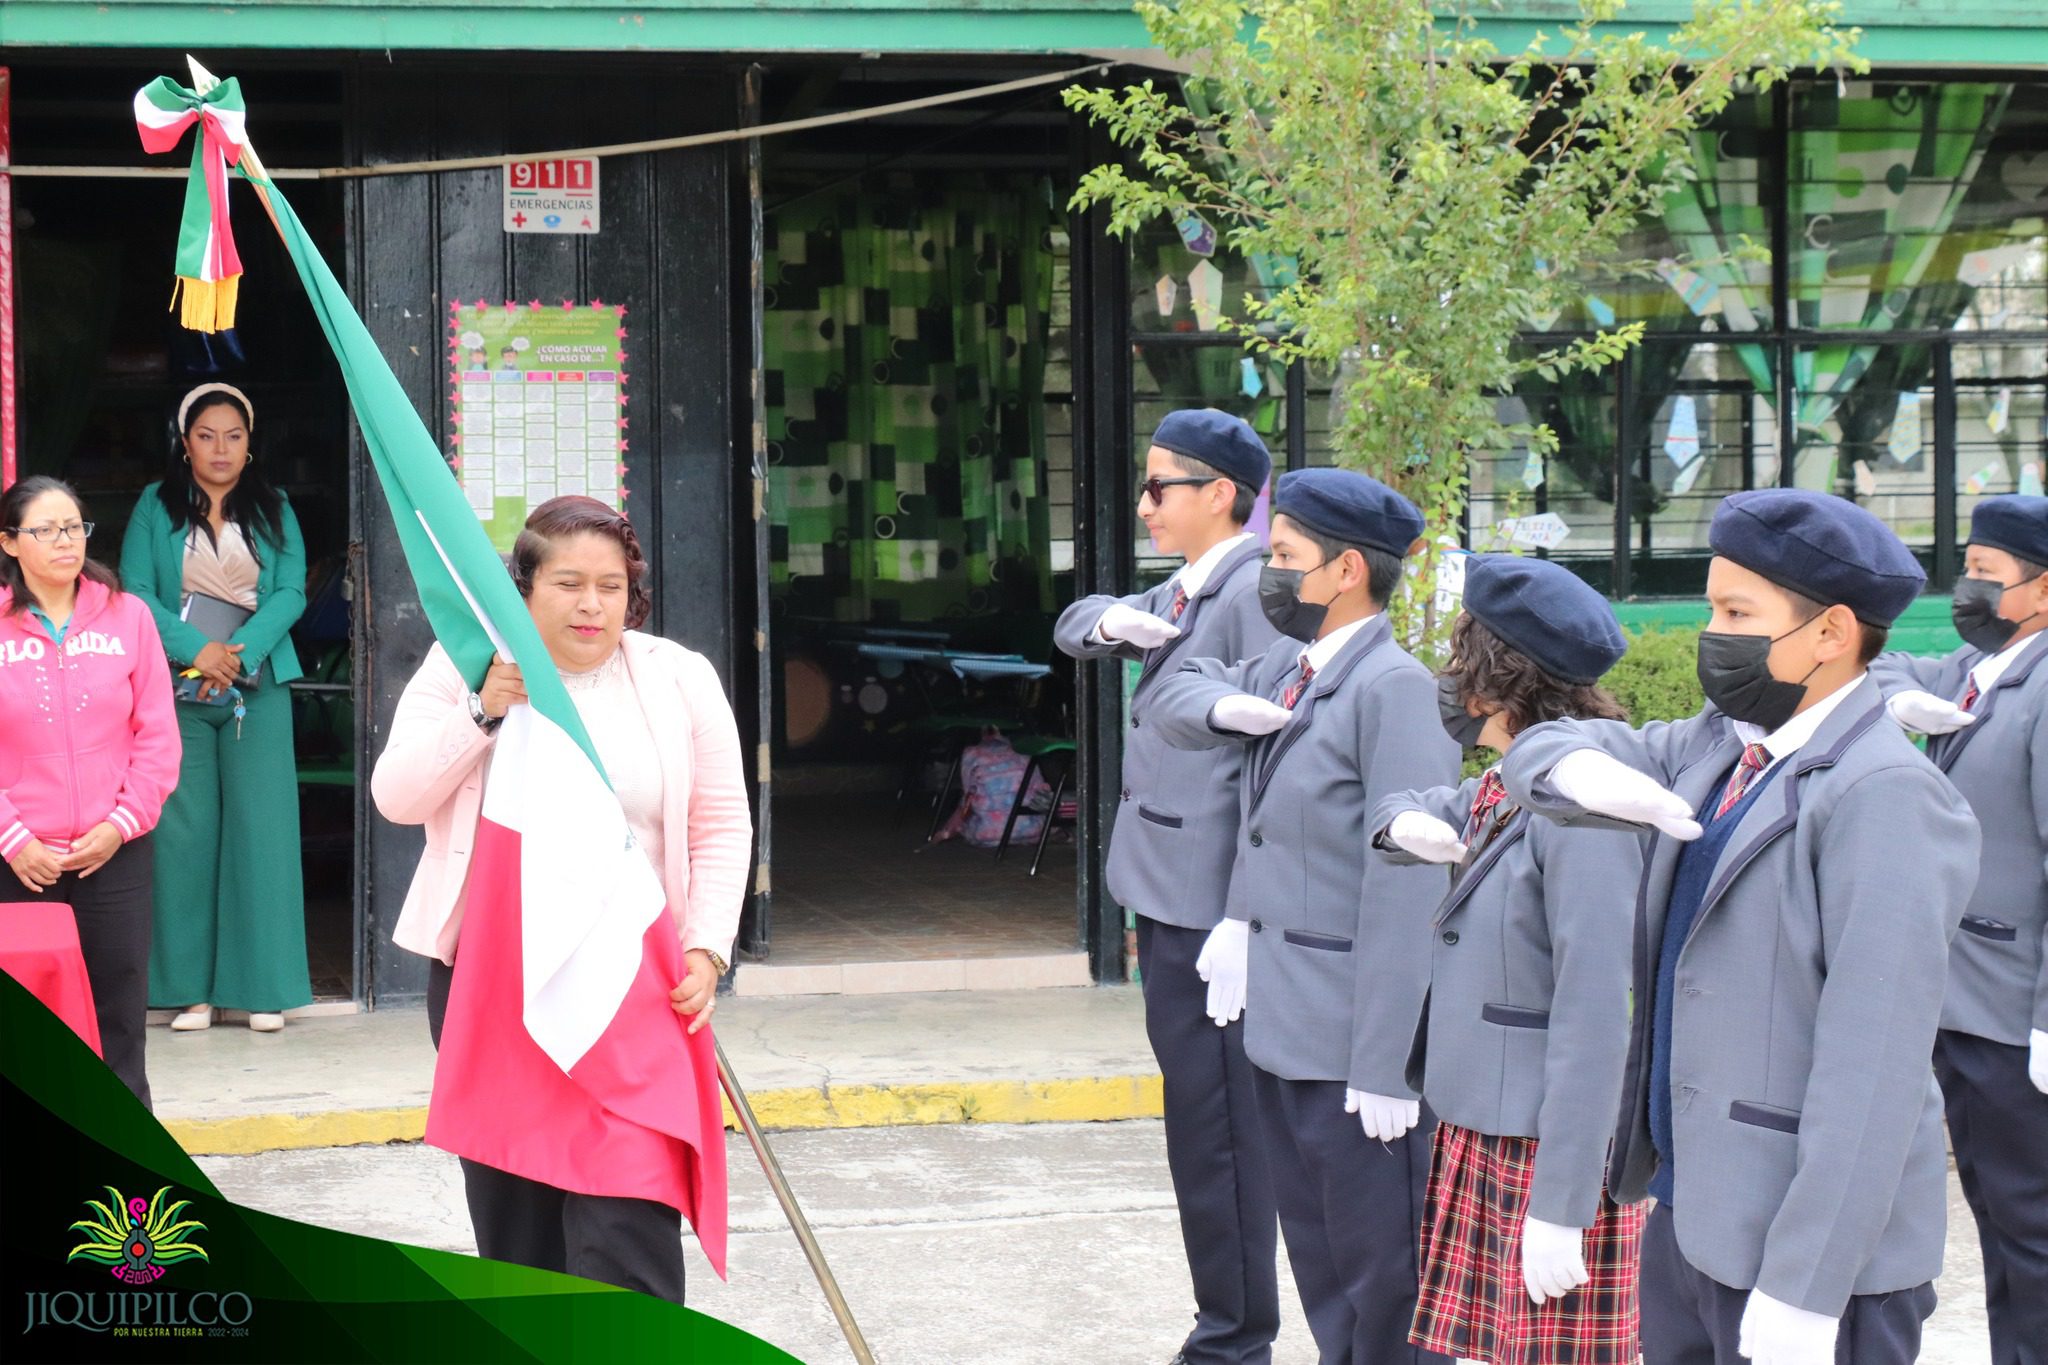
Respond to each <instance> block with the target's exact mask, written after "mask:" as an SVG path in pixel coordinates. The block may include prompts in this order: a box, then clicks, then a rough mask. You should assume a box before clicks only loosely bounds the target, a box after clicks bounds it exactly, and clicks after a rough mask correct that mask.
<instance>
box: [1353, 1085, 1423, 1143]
mask: <svg viewBox="0 0 2048 1365" xmlns="http://www.w3.org/2000/svg"><path fill="white" fill-rule="evenodd" d="M1344 1112H1345V1113H1347V1114H1356V1115H1358V1125H1359V1127H1361V1128H1363V1129H1365V1135H1366V1136H1367V1137H1369V1138H1371V1139H1372V1140H1373V1141H1375V1142H1392V1141H1393V1140H1394V1139H1395V1138H1397V1137H1401V1136H1403V1135H1404V1134H1406V1133H1407V1131H1408V1130H1409V1129H1410V1128H1413V1127H1414V1126H1415V1125H1416V1124H1418V1123H1420V1122H1421V1121H1422V1101H1420V1100H1397V1099H1395V1098H1394V1097H1393V1096H1392V1095H1375V1094H1372V1093H1371V1092H1370V1091H1365V1090H1352V1089H1349V1088H1347V1089H1346V1090H1345V1091H1344Z"/></svg>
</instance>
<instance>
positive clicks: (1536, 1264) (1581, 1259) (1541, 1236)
mask: <svg viewBox="0 0 2048 1365" xmlns="http://www.w3.org/2000/svg"><path fill="white" fill-rule="evenodd" d="M1592 1278H1593V1277H1592V1276H1591V1275H1590V1274H1588V1273H1587V1272H1586V1230H1585V1229H1584V1228H1568V1227H1564V1226H1563V1225H1561V1224H1558V1223H1546V1222H1544V1221H1543V1220H1542V1219H1540V1218H1524V1219H1523V1220H1522V1287H1523V1288H1524V1289H1527V1290H1528V1291H1529V1297H1530V1299H1532V1300H1533V1301H1535V1302H1536V1303H1538V1304H1543V1303H1548V1302H1549V1301H1550V1300H1552V1299H1561V1298H1563V1297H1564V1296H1565V1295H1567V1294H1569V1293H1571V1292H1572V1291H1573V1290H1574V1289H1577V1288H1578V1287H1579V1286H1580V1285H1582V1284H1584V1283H1585V1282H1586V1281H1588V1280H1590V1279H1592Z"/></svg>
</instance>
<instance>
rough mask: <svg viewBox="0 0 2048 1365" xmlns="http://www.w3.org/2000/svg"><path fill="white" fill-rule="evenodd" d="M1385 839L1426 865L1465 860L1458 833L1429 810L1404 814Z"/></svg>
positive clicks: (1408, 811) (1389, 826)
mask: <svg viewBox="0 0 2048 1365" xmlns="http://www.w3.org/2000/svg"><path fill="white" fill-rule="evenodd" d="M1386 837H1387V839H1388V841H1389V842H1392V843H1396V844H1399V845H1400V846H1401V847H1402V848H1403V849H1405V850H1406V851H1408V852H1410V853H1413V854H1414V855H1415V856H1416V857H1418V858H1420V859H1422V861H1424V862H1426V863H1455V862H1460V861H1462V860H1463V859H1464V857H1465V845H1464V843H1463V842H1461V841H1460V840H1459V838H1458V831H1456V830H1454V829H1452V828H1451V827H1450V826H1449V825H1447V824H1445V823H1444V822H1443V821H1441V820H1439V819H1437V818H1436V817H1435V816H1434V815H1431V814H1429V813H1428V812H1427V811H1419V810H1404V811H1402V812H1401V813H1400V814H1399V815H1397V816H1395V817H1394V823H1393V824H1391V825H1388V826H1387V836H1386Z"/></svg>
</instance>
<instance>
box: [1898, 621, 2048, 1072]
mask: <svg viewBox="0 0 2048 1365" xmlns="http://www.w3.org/2000/svg"><path fill="white" fill-rule="evenodd" d="M1983 657H1984V654H1983V651H1981V650H1977V649H1971V648H1969V647H1968V646H1965V647H1964V648H1962V649H1959V650H1957V651H1956V652H1955V653H1953V654H1951V655H1949V656H1948V657H1947V658H1945V659H1916V658H1914V657H1913V656H1912V655H1910V654H1885V655H1881V656H1879V658H1878V659H1877V661H1876V662H1875V663H1873V664H1871V666H1870V675H1871V676H1872V677H1873V678H1876V679H1877V682H1878V686H1879V687H1881V688H1883V689H1884V694H1885V695H1886V696H1888V697H1889V696H1891V695H1892V694H1893V693H1895V692H1902V691H1906V690H1908V689H1911V688H1919V689H1920V690H1921V691H1923V692H1932V693H1934V694H1935V695H1936V696H1941V697H1947V698H1948V699H1949V700H1951V701H1956V702H1960V701H1961V700H1962V699H1963V693H1964V692H1965V691H1966V690H1967V689H1968V687H1969V673H1970V670H1971V669H1972V668H1974V667H1975V666H1976V665H1977V664H1978V662H1979V661H1980V660H1982V659H1983ZM2044 660H2048V632H2043V633H2042V634H2040V635H2037V636H2035V637H2034V641H2033V643H2032V644H2030V645H2028V646H2027V647H2026V648H2025V649H2023V650H2021V651H2020V654H2019V657H2018V658H2016V659H2014V660H2013V661H2012V663H2011V664H2010V665H2008V666H2007V667H2006V670H2005V672H2003V673H2001V674H2000V675H1999V677H1998V681H1997V682H1996V683H1994V684H1993V685H1992V687H1991V690H1990V691H1989V692H1987V693H1985V694H1984V695H1983V696H1981V697H1979V698H1978V699H1977V704H1976V706H1975V707H1973V708H1972V709H1973V710H1974V711H1975V712H1976V715H1977V723H1976V724H1975V725H1970V726H1966V727H1964V728H1963V729H1961V730H1958V731H1956V732H1955V733H1954V734H1952V735H1935V736H1932V737H1930V738H1929V739H1928V741H1927V756H1928V757H1929V758H1930V759H1932V760H1934V766H1935V767H1937V768H1939V769H1941V770H1942V771H1943V772H1944V773H1947V774H1948V780H1949V781H1951V782H1953V783H1955V785H1956V790H1957V791H1959V792H1961V793H1962V794H1963V799H1964V800H1965V801H1968V802H1969V803H1970V809H1971V810H1973V811H1975V812H1976V814H1977V819H1978V822H1979V823H1981V824H1982V825H1983V826H1984V863H1983V869H1982V871H1981V872H1980V873H1979V875H1978V877H1977V894H1976V895H1974V896H1972V897H1971V898H1970V905H1969V909H1968V910H1966V911H1965V912H1964V914H1963V929H1962V932H1961V933H1959V934H1957V935H1956V936H1955V940H1954V941H1953V942H1952V943H1950V944H1949V950H1948V995H1947V998H1946V999H1944V1000H1943V1002H1942V1006H1941V1026H1942V1027H1943V1028H1947V1029H1956V1030H1958V1031H1959V1032H1962V1033H1974V1034H1976V1035H1978V1036H1979V1037H1981V1038H1989V1039H1992V1040H1993V1041H1995V1042H2000V1043H2011V1044H2013V1045H2014V1046H2016V1047H2025V1046H2026V1044H2027V1040H2028V1035H2029V1034H2030V1033H2032V1031H2033V1030H2035V1029H2048V966H2044V963H2048V952H2044V951H2043V945H2044V941H2048V662H2044Z"/></svg>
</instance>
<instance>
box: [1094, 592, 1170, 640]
mask: <svg viewBox="0 0 2048 1365" xmlns="http://www.w3.org/2000/svg"><path fill="white" fill-rule="evenodd" d="M1095 633H1096V634H1097V635H1100V636H1101V637H1102V638H1103V639H1105V640H1108V641H1111V642H1116V641H1119V640H1121V641H1123V642H1125V643H1127V644H1133V645H1136V646H1137V647H1138V648H1140V649H1157V648H1158V647H1159V646H1161V645H1163V644H1165V643H1166V642H1167V641H1168V640H1177V639H1179V638H1180V627H1179V626H1177V625H1175V624H1173V622H1171V621H1166V620H1162V619H1160V618H1159V617H1157V616H1154V615H1153V614H1152V613H1151V612H1149V611H1139V610H1138V609H1137V608H1136V607H1127V606H1125V605H1124V604H1123V603H1121V602H1112V603H1110V604H1109V607H1108V608H1107V609H1106V610H1105V611H1104V612H1103V613H1102V617H1101V619H1100V620H1098V621H1097V622H1096V623H1095Z"/></svg>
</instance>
